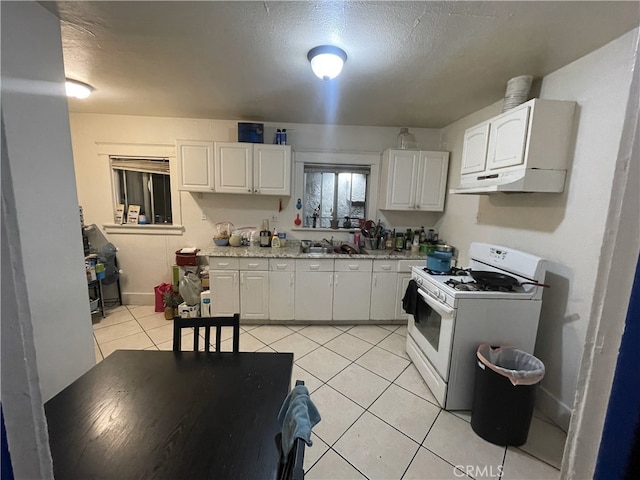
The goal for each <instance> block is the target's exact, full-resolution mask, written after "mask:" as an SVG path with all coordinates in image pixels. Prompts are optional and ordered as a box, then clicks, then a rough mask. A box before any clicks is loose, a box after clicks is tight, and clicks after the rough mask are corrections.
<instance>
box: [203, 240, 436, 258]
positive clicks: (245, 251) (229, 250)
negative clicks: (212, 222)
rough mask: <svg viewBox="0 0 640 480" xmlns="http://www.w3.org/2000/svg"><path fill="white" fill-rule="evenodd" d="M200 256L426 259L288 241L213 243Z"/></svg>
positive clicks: (417, 256)
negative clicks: (304, 249)
mask: <svg viewBox="0 0 640 480" xmlns="http://www.w3.org/2000/svg"><path fill="white" fill-rule="evenodd" d="M198 256H200V257H262V258H344V259H348V258H357V259H387V260H425V261H426V254H412V253H411V252H410V251H408V250H402V251H394V250H367V251H366V253H364V254H357V255H347V254H343V253H301V252H300V244H299V243H287V245H286V246H285V247H280V248H271V247H261V246H259V245H250V246H248V247H231V246H226V247H219V246H217V245H214V244H211V245H208V246H207V247H205V248H203V249H201V250H200V251H199V252H198Z"/></svg>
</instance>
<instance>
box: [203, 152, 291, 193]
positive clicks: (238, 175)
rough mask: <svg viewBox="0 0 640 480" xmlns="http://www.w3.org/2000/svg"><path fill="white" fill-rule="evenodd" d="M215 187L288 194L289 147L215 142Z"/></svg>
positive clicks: (289, 186) (289, 185) (238, 190)
mask: <svg viewBox="0 0 640 480" xmlns="http://www.w3.org/2000/svg"><path fill="white" fill-rule="evenodd" d="M214 165H215V191H216V192H217V193H243V194H258V195H291V147H290V146H288V145H265V144H260V143H225V142H216V143H215V159H214Z"/></svg>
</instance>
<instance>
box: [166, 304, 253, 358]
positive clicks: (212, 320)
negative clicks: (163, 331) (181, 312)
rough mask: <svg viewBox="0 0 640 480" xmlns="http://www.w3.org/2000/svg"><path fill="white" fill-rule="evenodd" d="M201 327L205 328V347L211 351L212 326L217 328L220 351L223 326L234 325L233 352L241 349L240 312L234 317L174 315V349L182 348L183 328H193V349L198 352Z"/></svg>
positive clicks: (217, 347)
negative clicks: (183, 316) (185, 316)
mask: <svg viewBox="0 0 640 480" xmlns="http://www.w3.org/2000/svg"><path fill="white" fill-rule="evenodd" d="M200 327H203V328H204V349H205V351H206V352H208V351H209V346H210V344H211V328H213V327H215V329H216V333H215V335H216V352H219V351H220V341H221V333H222V327H233V353H238V352H239V351H240V314H239V313H236V314H235V315H233V317H195V318H182V317H173V351H174V352H179V351H181V350H182V348H181V347H182V329H183V328H193V351H194V352H197V351H198V349H199V346H198V344H199V342H200Z"/></svg>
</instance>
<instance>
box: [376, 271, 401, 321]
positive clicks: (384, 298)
mask: <svg viewBox="0 0 640 480" xmlns="http://www.w3.org/2000/svg"><path fill="white" fill-rule="evenodd" d="M397 283H398V261H397V260H374V261H373V275H372V276H371V306H370V310H369V318H370V319H371V320H393V319H395V318H396V296H397V293H396V292H397V289H398V288H397Z"/></svg>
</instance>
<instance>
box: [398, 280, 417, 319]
mask: <svg viewBox="0 0 640 480" xmlns="http://www.w3.org/2000/svg"><path fill="white" fill-rule="evenodd" d="M418 295H419V294H418V283H417V282H416V281H415V280H413V279H412V280H409V284H408V285H407V290H406V291H405V292H404V297H403V298H402V308H403V309H404V311H405V312H407V313H408V314H410V315H414V316H415V314H416V313H418V305H419V299H418ZM416 321H417V319H416Z"/></svg>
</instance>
